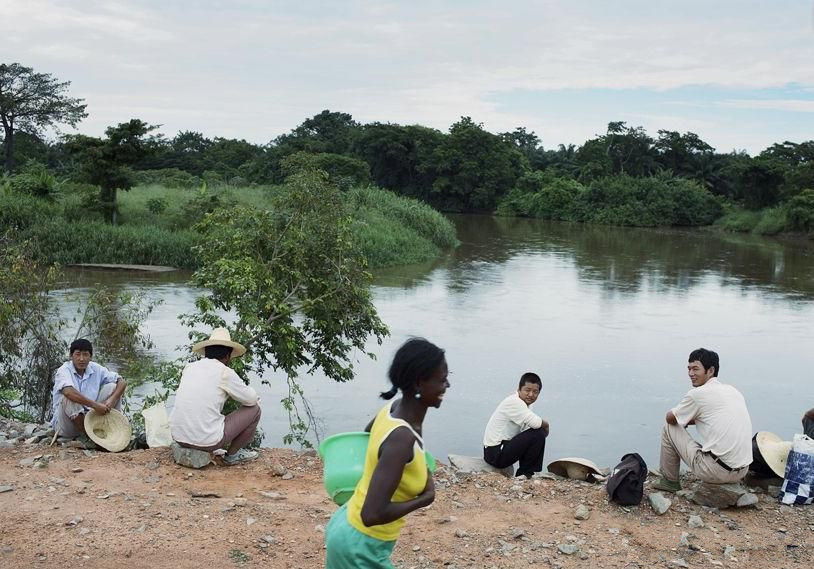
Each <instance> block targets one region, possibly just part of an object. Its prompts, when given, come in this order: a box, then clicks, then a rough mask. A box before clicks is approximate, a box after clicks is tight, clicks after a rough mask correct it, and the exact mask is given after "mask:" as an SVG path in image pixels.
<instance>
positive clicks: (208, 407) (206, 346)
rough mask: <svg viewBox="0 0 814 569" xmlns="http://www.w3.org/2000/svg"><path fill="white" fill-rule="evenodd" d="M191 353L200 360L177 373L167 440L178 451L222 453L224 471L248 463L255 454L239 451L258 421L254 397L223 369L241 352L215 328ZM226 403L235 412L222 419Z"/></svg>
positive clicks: (234, 343)
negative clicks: (233, 403) (230, 403)
mask: <svg viewBox="0 0 814 569" xmlns="http://www.w3.org/2000/svg"><path fill="white" fill-rule="evenodd" d="M192 351H193V352H195V353H197V354H200V355H203V356H204V358H203V359H200V360H198V361H196V362H192V363H191V364H188V365H187V366H186V367H185V368H184V371H183V373H182V374H181V383H180V385H179V386H178V391H177V392H176V394H175V406H174V407H173V409H172V413H171V414H170V428H171V431H172V438H173V439H174V440H175V442H177V443H178V444H179V445H181V446H184V447H188V448H194V449H198V450H203V451H208V452H211V451H214V450H218V449H228V450H227V453H226V455H225V456H224V457H223V461H224V462H225V463H226V464H227V465H230V466H231V465H233V464H238V463H240V462H245V461H248V460H254V459H255V458H257V456H258V454H257V452H255V451H251V450H248V449H245V448H243V447H244V446H246V445H247V444H248V443H249V442H250V441H251V440H252V439H253V438H254V433H255V431H256V430H257V424H258V423H259V422H260V406H259V405H258V403H259V402H260V398H259V397H258V396H257V392H255V390H254V389H252V388H251V387H249V386H248V385H246V384H245V383H243V380H242V379H240V376H238V375H237V374H236V373H235V372H234V371H233V370H232V369H231V368H230V367H229V362H230V361H231V360H232V358H237V357H240V356H242V355H243V354H244V353H246V348H244V347H243V346H241V345H240V344H238V343H237V342H233V341H232V340H231V337H230V336H229V331H228V330H226V328H216V329H215V330H213V332H212V336H210V338H209V339H208V340H204V341H203V342H198V343H197V344H195V345H194V346H193V347H192ZM227 398H232V399H234V400H235V401H237V402H238V403H240V404H241V407H240V408H238V409H236V410H235V411H232V412H231V413H229V414H228V415H226V416H225V417H224V416H223V414H222V413H221V411H222V410H223V405H224V404H225V403H226V399H227Z"/></svg>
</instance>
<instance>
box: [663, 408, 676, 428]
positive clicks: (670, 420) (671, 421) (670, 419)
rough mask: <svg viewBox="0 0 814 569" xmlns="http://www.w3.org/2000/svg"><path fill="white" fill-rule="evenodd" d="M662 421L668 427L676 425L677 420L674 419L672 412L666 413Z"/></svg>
mask: <svg viewBox="0 0 814 569" xmlns="http://www.w3.org/2000/svg"><path fill="white" fill-rule="evenodd" d="M664 420H665V421H667V423H668V424H670V425H678V419H676V416H675V415H674V414H673V412H672V411H667V416H666V417H665V418H664Z"/></svg>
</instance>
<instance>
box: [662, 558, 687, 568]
mask: <svg viewBox="0 0 814 569" xmlns="http://www.w3.org/2000/svg"><path fill="white" fill-rule="evenodd" d="M667 566H668V567H689V565H688V564H687V562H686V561H684V560H683V559H682V558H681V557H677V558H676V559H670V561H668V562H667Z"/></svg>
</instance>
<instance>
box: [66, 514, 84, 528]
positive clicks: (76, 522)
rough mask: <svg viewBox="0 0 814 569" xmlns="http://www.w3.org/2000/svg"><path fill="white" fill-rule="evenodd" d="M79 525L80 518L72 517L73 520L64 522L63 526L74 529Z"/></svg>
mask: <svg viewBox="0 0 814 569" xmlns="http://www.w3.org/2000/svg"><path fill="white" fill-rule="evenodd" d="M81 523H82V516H74V517H73V518H71V519H70V520H68V521H67V522H65V525H66V526H68V527H76V526H78V525H79V524H81Z"/></svg>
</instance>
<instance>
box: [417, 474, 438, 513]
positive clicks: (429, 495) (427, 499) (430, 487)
mask: <svg viewBox="0 0 814 569" xmlns="http://www.w3.org/2000/svg"><path fill="white" fill-rule="evenodd" d="M418 498H421V499H422V500H423V501H424V506H429V505H430V504H432V503H433V502H434V501H435V480H434V479H433V477H432V472H430V471H429V470H427V485H426V486H424V490H422V491H421V494H419V495H418Z"/></svg>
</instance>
